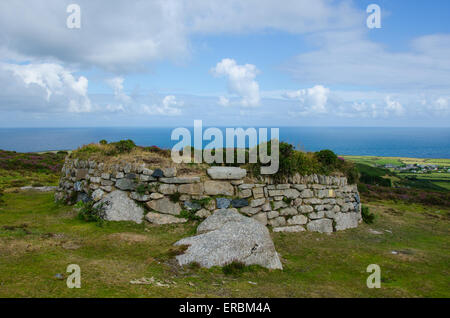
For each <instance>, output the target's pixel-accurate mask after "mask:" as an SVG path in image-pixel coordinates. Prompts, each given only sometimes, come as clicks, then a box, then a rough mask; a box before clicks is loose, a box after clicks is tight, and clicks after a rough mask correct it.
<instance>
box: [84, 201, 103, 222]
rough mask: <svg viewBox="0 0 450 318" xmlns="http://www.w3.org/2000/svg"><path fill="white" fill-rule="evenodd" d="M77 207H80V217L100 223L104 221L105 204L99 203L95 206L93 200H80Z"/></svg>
mask: <svg viewBox="0 0 450 318" xmlns="http://www.w3.org/2000/svg"><path fill="white" fill-rule="evenodd" d="M77 208H79V211H78V218H79V219H80V220H83V221H86V222H97V223H99V224H102V223H103V221H104V216H105V215H104V211H103V204H99V205H98V206H96V207H94V202H93V201H91V202H87V203H84V202H82V201H80V202H79V203H77Z"/></svg>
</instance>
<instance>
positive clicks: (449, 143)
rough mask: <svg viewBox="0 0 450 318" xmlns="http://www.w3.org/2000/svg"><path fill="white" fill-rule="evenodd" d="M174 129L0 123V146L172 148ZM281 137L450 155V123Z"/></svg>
mask: <svg viewBox="0 0 450 318" xmlns="http://www.w3.org/2000/svg"><path fill="white" fill-rule="evenodd" d="M244 128H245V127H244ZM172 129H173V128H169V127H167V128H156V127H155V128H131V127H130V128H0V149H4V150H12V151H18V152H42V151H58V150H72V149H76V148H77V147H79V146H81V145H83V144H88V143H91V142H98V141H99V140H101V139H106V140H108V141H117V140H120V139H132V140H134V141H135V142H136V144H138V145H142V146H153V145H156V146H158V147H161V148H171V147H172V146H173V145H174V144H175V143H176V141H171V139H170V136H171V131H172ZM223 129H224V128H223ZM280 139H281V140H282V141H287V142H289V143H291V144H293V145H295V146H296V147H297V148H300V149H302V150H305V151H318V150H321V149H331V150H333V151H334V152H336V153H338V154H340V155H356V156H383V157H411V158H442V159H449V158H450V128H386V127H367V128H363V127H280Z"/></svg>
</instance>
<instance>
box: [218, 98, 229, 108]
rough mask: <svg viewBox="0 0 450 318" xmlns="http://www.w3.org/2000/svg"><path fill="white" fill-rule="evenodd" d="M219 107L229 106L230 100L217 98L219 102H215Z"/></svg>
mask: <svg viewBox="0 0 450 318" xmlns="http://www.w3.org/2000/svg"><path fill="white" fill-rule="evenodd" d="M217 103H218V104H219V105H222V106H224V107H226V106H229V105H230V100H229V99H228V98H226V97H225V96H219V101H218V102H217Z"/></svg>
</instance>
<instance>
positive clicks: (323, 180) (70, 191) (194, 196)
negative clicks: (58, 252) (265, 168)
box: [55, 159, 361, 233]
mask: <svg viewBox="0 0 450 318" xmlns="http://www.w3.org/2000/svg"><path fill="white" fill-rule="evenodd" d="M246 175H247V172H246V170H245V169H241V168H236V167H210V168H208V169H207V171H206V172H205V173H203V174H200V175H180V174H178V171H177V168H176V167H161V168H156V169H150V168H149V167H148V166H147V165H146V164H143V163H142V164H132V163H122V164H110V165H107V164H105V163H99V162H94V161H86V160H78V159H67V160H66V162H65V164H64V167H63V169H62V177H61V180H60V183H59V187H58V190H57V192H56V194H55V199H57V200H63V201H66V202H69V203H75V202H78V201H83V202H89V201H95V202H96V205H97V206H101V207H102V208H103V209H104V215H105V218H106V219H108V220H129V221H134V222H138V223H140V222H143V221H144V220H145V221H148V222H151V223H153V224H158V225H160V224H170V223H183V222H187V219H186V218H185V217H182V216H184V215H185V214H184V213H183V212H185V211H188V212H190V213H192V214H195V216H196V217H198V218H202V219H204V218H207V217H208V216H210V215H212V214H214V212H215V211H218V210H220V209H236V211H237V212H238V213H240V214H242V215H245V216H247V217H251V218H252V219H254V220H256V221H258V222H259V223H261V224H263V225H265V226H270V227H271V228H272V230H273V231H274V232H302V231H305V230H308V231H314V232H321V233H330V232H333V231H341V230H345V229H348V228H354V227H357V226H358V224H359V223H360V222H361V204H360V199H359V194H358V191H357V188H356V185H354V184H352V185H350V184H347V179H346V178H345V177H334V176H323V175H315V174H314V175H309V176H301V175H299V174H296V175H293V176H291V177H289V178H286V180H285V181H286V182H285V183H274V182H273V181H272V180H271V178H270V177H264V178H261V180H253V179H250V178H248V177H247V176H246ZM100 203H102V204H101V205H100Z"/></svg>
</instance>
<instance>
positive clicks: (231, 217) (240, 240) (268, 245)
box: [175, 209, 282, 269]
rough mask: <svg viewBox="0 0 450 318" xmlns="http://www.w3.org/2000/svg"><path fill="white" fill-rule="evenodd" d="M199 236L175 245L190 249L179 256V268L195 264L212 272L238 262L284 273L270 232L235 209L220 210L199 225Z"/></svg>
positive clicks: (185, 239)
mask: <svg viewBox="0 0 450 318" xmlns="http://www.w3.org/2000/svg"><path fill="white" fill-rule="evenodd" d="M197 233H199V235H197V236H192V237H188V238H184V239H182V240H180V241H178V242H176V243H175V245H177V246H180V245H187V246H188V248H187V250H186V251H185V253H184V254H182V255H178V256H176V259H177V261H178V263H179V264H180V265H185V264H189V263H193V262H196V263H199V264H200V265H201V266H202V267H206V268H209V267H212V266H224V265H226V264H229V263H231V262H233V261H237V262H242V263H244V264H245V265H255V264H257V265H260V266H263V267H266V268H270V269H282V265H281V262H280V259H279V257H278V254H277V252H276V250H275V246H274V244H273V242H272V239H271V237H270V234H269V231H268V230H267V228H266V227H265V226H264V225H262V224H261V223H259V222H258V221H255V220H253V219H251V218H247V217H245V216H243V215H241V214H239V213H238V212H237V211H236V210H235V209H221V210H217V211H216V212H215V213H214V214H213V215H211V216H209V217H208V218H207V219H206V220H205V221H203V222H202V223H201V224H200V225H199V227H198V229H197Z"/></svg>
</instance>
